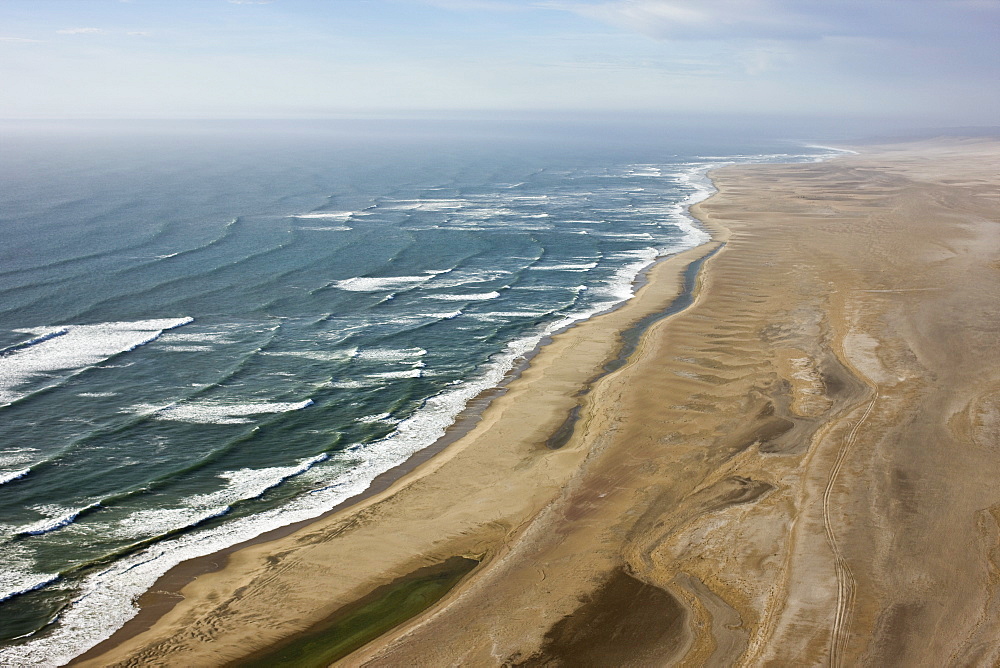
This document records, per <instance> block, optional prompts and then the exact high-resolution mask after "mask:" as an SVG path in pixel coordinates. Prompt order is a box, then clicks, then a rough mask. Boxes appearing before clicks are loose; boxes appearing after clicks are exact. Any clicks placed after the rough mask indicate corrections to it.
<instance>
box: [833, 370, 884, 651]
mask: <svg viewBox="0 0 1000 668" xmlns="http://www.w3.org/2000/svg"><path fill="white" fill-rule="evenodd" d="M866 382H867V384H868V386H869V387H871V388H872V391H873V392H874V393H875V396H873V397H872V400H871V402H869V404H868V407H867V408H866V409H865V412H864V414H863V415H862V416H861V419H859V420H858V421H857V423H856V424H855V425H854V427H853V428H852V429H851V433H850V434H848V436H847V439H846V440H845V441H844V444H843V445H842V446H841V447H840V451H839V452H838V453H837V460H836V462H834V465H833V468H832V469H831V470H830V478H829V479H828V480H827V483H826V489H825V490H824V492H823V524H824V529H825V530H826V540H827V542H828V543H829V544H830V550H831V551H832V552H833V559H834V566H835V567H836V572H837V614H836V616H835V617H834V620H833V629H832V631H831V634H830V666H832V667H833V668H838V667H839V666H840V665H841V664H842V661H843V653H844V649H845V648H846V645H847V640H848V635H847V630H848V627H849V625H850V621H851V617H852V616H853V614H854V601H855V593H856V591H855V590H856V588H857V582H856V580H855V579H854V573H853V572H852V571H851V567H850V566H849V565H848V563H847V560H846V559H844V556H843V554H842V553H841V552H840V545H839V544H838V543H837V536H836V534H835V533H834V530H833V521H832V519H831V517H830V499H831V498H832V496H833V488H834V486H835V485H836V483H837V478H838V476H839V475H840V470H841V469H842V468H843V466H844V462H845V461H846V460H847V455H848V454H850V452H851V450H852V449H853V448H854V444H855V443H856V442H857V440H858V434H859V432H860V431H861V426H862V425H863V424H864V423H865V421H866V420H867V419H868V416H869V415H871V412H872V410H873V409H874V408H875V403H876V402H877V401H878V400H879V393H878V387H877V386H876V385H874V384H873V383H871V382H870V381H866Z"/></svg>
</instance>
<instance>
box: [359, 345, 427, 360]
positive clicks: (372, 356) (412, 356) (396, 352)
mask: <svg viewBox="0 0 1000 668" xmlns="http://www.w3.org/2000/svg"><path fill="white" fill-rule="evenodd" d="M426 354H427V351H426V350H424V349H423V348H368V349H367V350H359V351H358V352H357V354H356V355H355V357H356V358H357V359H361V360H374V361H376V362H412V361H416V360H418V359H420V358H421V357H423V356H424V355H426Z"/></svg>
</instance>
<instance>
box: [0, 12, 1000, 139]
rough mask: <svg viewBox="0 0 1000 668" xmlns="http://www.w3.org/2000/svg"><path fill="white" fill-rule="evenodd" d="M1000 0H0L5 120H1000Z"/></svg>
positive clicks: (0, 113) (0, 99)
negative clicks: (450, 113)
mask: <svg viewBox="0 0 1000 668" xmlns="http://www.w3.org/2000/svg"><path fill="white" fill-rule="evenodd" d="M998 36H1000V0H0V117H5V118H31V117H250V118H254V117H285V118H289V117H323V116H327V115H337V114H343V113H347V114H352V113H355V112H359V111H374V112H380V113H394V112H407V111H411V110H445V111H447V110H492V109H498V110H557V111H558V110H580V111H607V110H634V111H651V112H684V113H690V112H727V113H732V112H737V113H772V112H783V113H802V114H815V113H835V114H854V115H866V114H872V115H881V114H890V115H898V116H900V117H904V118H909V119H919V120H926V121H927V122H929V123H938V122H940V123H943V124H969V125H972V124H997V123H1000V120H998V113H1000V112H998V110H1000V56H998V54H1000V48H998V41H1000V37H998Z"/></svg>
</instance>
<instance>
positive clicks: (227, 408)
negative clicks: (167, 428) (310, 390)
mask: <svg viewBox="0 0 1000 668" xmlns="http://www.w3.org/2000/svg"><path fill="white" fill-rule="evenodd" d="M312 403H313V401H312V399H306V400H304V401H296V402H260V403H228V402H217V401H210V400H204V401H186V402H183V403H179V404H169V405H167V406H155V405H152V404H138V405H136V406H133V407H132V408H131V409H130V410H131V412H134V413H139V414H143V415H152V416H154V417H155V418H156V419H158V420H172V421H175V422H192V423H195V424H246V423H248V422H252V420H250V419H249V417H250V416H254V415H264V414H267V413H287V412H289V411H297V410H301V409H303V408H306V407H307V406H311V405H312Z"/></svg>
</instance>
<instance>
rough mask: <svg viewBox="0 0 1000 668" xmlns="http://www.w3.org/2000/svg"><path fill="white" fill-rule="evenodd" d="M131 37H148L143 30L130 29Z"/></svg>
mask: <svg viewBox="0 0 1000 668" xmlns="http://www.w3.org/2000/svg"><path fill="white" fill-rule="evenodd" d="M127 34H129V35H131V36H132V37H149V33H148V32H145V31H143V30H132V31H130V32H129V33H127Z"/></svg>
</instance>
